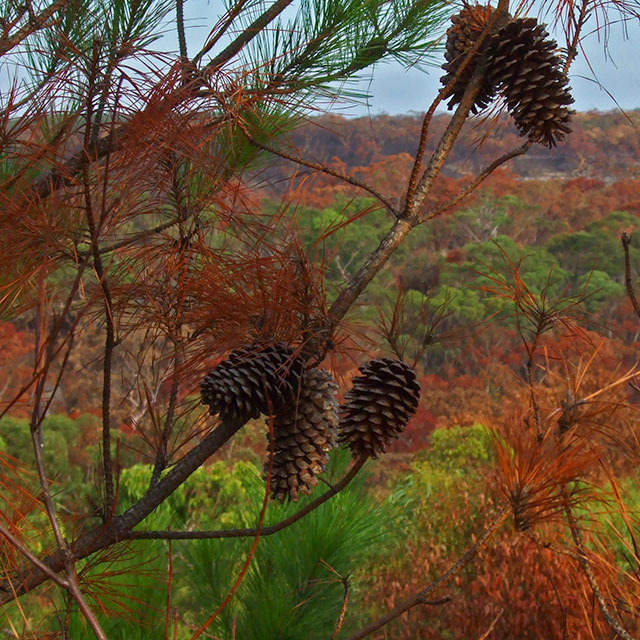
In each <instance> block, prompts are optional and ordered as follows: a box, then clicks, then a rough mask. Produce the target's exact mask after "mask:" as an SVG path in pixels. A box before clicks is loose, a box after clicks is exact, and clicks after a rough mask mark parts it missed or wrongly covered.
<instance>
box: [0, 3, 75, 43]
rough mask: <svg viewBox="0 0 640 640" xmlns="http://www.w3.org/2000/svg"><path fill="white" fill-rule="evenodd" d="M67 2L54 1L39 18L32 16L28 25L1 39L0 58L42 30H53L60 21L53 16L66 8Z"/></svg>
mask: <svg viewBox="0 0 640 640" xmlns="http://www.w3.org/2000/svg"><path fill="white" fill-rule="evenodd" d="M66 3H67V0H54V2H52V3H51V4H50V5H49V6H48V7H46V8H45V9H43V10H42V12H41V13H39V14H38V15H37V16H30V17H29V20H28V21H27V24H26V25H25V26H24V27H22V28H21V29H19V30H18V31H17V32H16V33H14V34H13V35H11V36H5V37H2V38H0V56H3V55H4V54H5V53H8V52H9V51H11V49H13V48H14V47H17V46H18V45H19V44H20V43H21V42H22V41H23V40H25V39H26V38H28V37H29V36H30V35H31V34H33V33H35V32H36V31H39V30H40V29H45V28H47V29H48V28H51V27H52V26H53V25H54V24H55V23H56V22H57V21H58V20H57V19H53V20H51V17H52V16H53V14H54V13H55V12H56V11H57V10H58V9H61V8H62V7H64V6H65V4H66Z"/></svg>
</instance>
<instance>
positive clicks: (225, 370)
mask: <svg viewBox="0 0 640 640" xmlns="http://www.w3.org/2000/svg"><path fill="white" fill-rule="evenodd" d="M301 371H302V362H301V361H300V360H299V359H297V358H294V357H293V352H292V351H291V349H290V348H289V347H287V346H286V345H284V344H281V343H278V344H271V345H267V346H265V345H255V344H254V345H250V346H248V347H242V348H241V349H236V350H235V351H232V352H231V354H230V355H229V357H228V358H227V359H226V360H223V361H222V362H221V363H220V364H219V365H218V366H217V367H215V369H213V371H211V372H210V373H208V374H207V375H206V376H205V377H204V379H203V381H202V383H201V385H200V389H201V393H202V402H203V403H204V404H206V405H209V413H210V414H211V415H215V414H220V417H221V418H222V419H223V420H233V421H236V420H238V421H241V422H246V421H247V420H249V419H250V418H257V417H258V416H259V415H260V414H261V413H265V414H267V413H271V412H274V411H277V410H278V409H279V407H281V406H282V405H283V404H284V403H286V402H288V401H290V400H291V399H292V398H293V397H294V396H295V394H296V392H297V389H298V385H299V380H300V375H301Z"/></svg>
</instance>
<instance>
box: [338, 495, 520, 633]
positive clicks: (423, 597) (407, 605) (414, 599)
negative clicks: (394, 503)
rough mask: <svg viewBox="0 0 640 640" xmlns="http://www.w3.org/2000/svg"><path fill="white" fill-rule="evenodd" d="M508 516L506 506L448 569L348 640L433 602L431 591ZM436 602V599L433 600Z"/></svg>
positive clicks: (457, 569)
mask: <svg viewBox="0 0 640 640" xmlns="http://www.w3.org/2000/svg"><path fill="white" fill-rule="evenodd" d="M508 517H509V510H508V508H505V509H503V510H502V511H501V512H500V513H499V514H498V516H497V517H496V519H495V520H494V521H493V522H492V523H491V524H490V525H489V526H488V527H487V529H486V530H485V532H484V533H483V534H482V536H480V538H478V540H477V541H476V542H475V543H474V544H473V545H472V546H471V547H469V549H467V551H466V552H465V553H464V555H463V556H462V557H461V558H460V559H459V560H457V561H456V562H455V563H454V564H453V565H451V567H449V569H448V570H447V571H446V572H445V573H443V574H442V576H440V578H438V579H437V580H435V581H434V582H432V583H431V584H430V585H428V586H427V587H425V588H424V589H422V590H421V591H418V593H416V594H414V595H412V596H411V597H409V598H407V599H406V600H405V601H404V602H401V603H400V604H399V605H398V606H397V607H395V608H394V609H392V610H391V611H389V613H387V614H385V615H383V616H381V617H380V618H378V619H377V620H375V621H374V622H372V623H371V624H369V625H367V626H366V627H365V628H364V629H362V630H361V631H358V632H357V633H355V634H354V635H352V636H350V637H349V638H348V640H360V639H361V638H366V637H367V636H368V635H370V634H372V633H373V632H374V631H377V630H378V629H381V628H382V627H384V626H386V625H387V624H389V623H390V622H391V621H392V620H395V619H396V618H397V617H399V616H401V615H402V614H403V613H405V612H407V611H409V609H412V608H413V607H415V606H417V605H421V604H433V603H434V601H430V600H428V599H427V596H429V595H430V594H431V593H433V592H434V591H435V590H436V589H439V588H440V587H443V586H444V585H445V584H447V583H448V582H449V580H451V578H453V576H455V575H456V574H457V573H459V572H460V570H461V569H463V568H464V567H465V566H466V565H467V564H469V562H471V560H472V559H473V558H474V557H475V555H476V554H477V553H478V551H479V550H480V549H481V548H482V547H483V546H484V545H485V544H486V543H487V542H488V540H489V538H491V536H492V535H493V534H494V533H495V532H496V531H497V530H498V528H499V527H500V526H501V525H502V523H503V522H504V521H505V520H506V519H507V518H508ZM435 602H437V601H435Z"/></svg>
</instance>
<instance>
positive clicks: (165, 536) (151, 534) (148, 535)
mask: <svg viewBox="0 0 640 640" xmlns="http://www.w3.org/2000/svg"><path fill="white" fill-rule="evenodd" d="M365 462H366V458H361V459H359V460H357V461H356V462H355V463H354V464H353V466H352V467H351V469H349V472H348V473H347V474H346V475H345V476H344V478H342V480H340V481H339V482H337V483H336V484H335V485H333V486H332V487H331V488H330V489H329V490H328V491H326V492H325V493H323V494H322V495H321V496H318V497H317V498H316V499H315V500H313V501H312V502H310V503H309V504H307V505H305V506H304V507H302V509H300V510H298V511H296V512H295V513H294V514H292V515H290V516H289V517H288V518H285V519H284V520H281V521H280V522H278V523H276V524H272V525H270V526H268V527H263V528H262V529H261V530H260V531H261V535H262V536H263V537H264V536H271V535H273V534H274V533H278V531H282V530H283V529H286V528H287V527H290V526H291V525H292V524H293V523H294V522H297V521H298V520H300V519H301V518H304V516H306V515H307V514H309V513H311V512H312V511H315V510H316V509H317V508H318V507H319V506H320V505H321V504H323V503H325V502H326V501H327V500H329V499H330V498H333V496H335V495H336V494H338V493H340V491H342V490H343V489H344V488H345V487H346V486H347V485H348V484H349V483H350V482H351V481H352V480H353V479H354V478H355V477H356V475H357V473H358V472H359V471H360V469H362V466H363V465H364V463H365ZM257 534H258V529H257V528H254V529H218V530H209V531H131V532H130V533H129V534H128V535H127V536H125V537H126V538H127V539H129V540H210V539H214V538H216V539H217V538H253V537H254V536H255V535H257Z"/></svg>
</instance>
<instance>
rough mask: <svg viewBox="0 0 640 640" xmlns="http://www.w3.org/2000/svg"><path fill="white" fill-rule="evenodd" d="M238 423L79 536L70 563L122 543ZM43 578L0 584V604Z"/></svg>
mask: <svg viewBox="0 0 640 640" xmlns="http://www.w3.org/2000/svg"><path fill="white" fill-rule="evenodd" d="M241 427H242V424H241V423H237V422H236V423H234V422H229V423H222V424H221V425H220V426H219V427H218V428H217V429H215V430H214V431H213V432H211V433H210V434H209V435H208V436H206V437H205V438H204V439H203V440H202V442H200V444H198V445H196V446H195V447H194V448H193V449H191V451H189V452H188V453H187V454H186V455H184V456H183V457H182V458H181V459H180V460H179V461H178V462H177V463H176V464H175V466H174V467H173V468H172V469H171V470H170V471H169V472H168V473H167V474H166V475H165V476H164V477H163V478H161V479H160V480H159V481H158V482H157V483H156V484H155V485H154V486H153V487H150V488H149V490H148V491H147V492H146V493H145V494H144V496H142V498H140V500H138V502H136V503H135V504H134V505H132V506H131V507H130V508H129V509H127V511H125V512H124V513H123V514H122V515H120V516H117V517H115V518H113V520H112V521H111V522H109V523H107V524H105V525H101V526H99V527H96V528H95V529H93V530H91V531H89V532H87V533H85V534H83V535H81V536H80V537H79V538H78V539H77V540H75V541H74V542H72V543H71V544H70V545H68V546H69V548H70V550H71V554H72V556H73V558H74V560H81V559H82V558H86V557H87V556H89V555H91V554H92V553H94V552H95V551H98V550H100V549H103V548H104V547H107V546H109V545H111V544H114V543H116V542H118V541H120V540H126V539H127V534H128V533H129V532H130V531H131V529H132V528H133V527H135V526H136V525H137V524H139V523H140V522H142V520H144V519H145V518H146V517H147V516H148V515H149V514H150V513H151V512H152V511H153V510H154V509H155V508H156V507H157V506H158V505H159V504H160V503H161V502H163V501H164V500H165V499H166V498H167V497H169V496H170V495H171V494H172V493H173V492H174V491H175V490H176V489H177V488H178V487H179V486H180V485H181V484H182V483H183V482H184V481H185V480H186V479H187V478H188V477H189V476H190V475H191V474H192V473H193V472H194V471H195V470H196V469H198V467H200V465H202V463H203V462H205V460H206V459H207V458H209V456H211V455H212V454H214V453H215V452H216V451H217V450H218V449H219V448H220V447H221V446H222V445H223V444H224V443H225V442H227V440H229V439H230V438H231V437H232V436H233V435H234V434H235V433H236V432H237V431H238V430H239V429H240V428H241ZM42 562H43V563H44V564H46V565H47V566H48V567H49V568H50V569H51V570H52V571H54V572H57V571H61V570H62V569H63V568H64V556H63V554H62V552H61V551H58V552H56V553H54V554H52V555H50V556H48V557H47V558H44V559H43V560H42ZM47 577H48V576H47V575H46V574H45V573H43V572H42V571H41V570H40V569H37V568H36V569H32V570H26V571H24V572H22V573H21V574H19V575H18V576H17V577H14V582H16V583H17V584H18V585H19V586H18V588H17V589H16V590H15V592H14V591H12V589H11V588H10V587H9V585H8V584H7V581H3V582H0V604H2V603H5V602H9V601H10V600H13V599H14V597H15V594H17V595H22V594H23V593H26V592H27V591H30V590H32V589H33V588H35V587H37V586H38V585H39V584H42V583H43V582H44V581H45V580H46V579H47Z"/></svg>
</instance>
